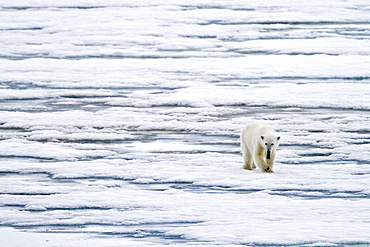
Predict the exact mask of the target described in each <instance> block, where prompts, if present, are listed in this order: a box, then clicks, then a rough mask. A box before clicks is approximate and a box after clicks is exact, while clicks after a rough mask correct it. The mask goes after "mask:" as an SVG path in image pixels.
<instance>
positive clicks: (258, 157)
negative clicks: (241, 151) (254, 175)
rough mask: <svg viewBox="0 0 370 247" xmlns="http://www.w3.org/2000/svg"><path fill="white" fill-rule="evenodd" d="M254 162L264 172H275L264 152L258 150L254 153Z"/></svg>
mask: <svg viewBox="0 0 370 247" xmlns="http://www.w3.org/2000/svg"><path fill="white" fill-rule="evenodd" d="M254 163H255V164H256V165H257V167H258V168H259V169H260V170H261V171H262V172H269V173H273V172H274V171H273V169H272V168H273V167H272V166H270V164H269V163H268V162H266V160H265V157H264V156H263V154H261V152H256V153H255V154H254Z"/></svg>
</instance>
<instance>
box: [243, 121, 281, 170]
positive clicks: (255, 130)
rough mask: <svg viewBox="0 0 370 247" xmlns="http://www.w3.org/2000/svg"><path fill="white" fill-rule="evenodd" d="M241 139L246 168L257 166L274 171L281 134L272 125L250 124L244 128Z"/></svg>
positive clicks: (251, 168)
mask: <svg viewBox="0 0 370 247" xmlns="http://www.w3.org/2000/svg"><path fill="white" fill-rule="evenodd" d="M240 139H241V148H242V152H243V158H244V166H243V168H244V169H247V170H253V169H254V168H256V166H257V167H258V168H259V169H260V170H261V171H262V172H274V170H273V168H274V161H275V156H276V148H277V147H278V146H279V140H280V136H278V135H277V134H276V133H275V131H274V130H273V129H272V128H271V127H270V126H266V125H262V124H260V123H253V124H249V125H247V126H245V127H244V128H243V130H242V133H241V136H240Z"/></svg>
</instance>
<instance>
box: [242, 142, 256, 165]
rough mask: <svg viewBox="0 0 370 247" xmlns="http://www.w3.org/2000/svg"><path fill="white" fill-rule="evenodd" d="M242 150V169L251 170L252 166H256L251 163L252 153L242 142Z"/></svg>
mask: <svg viewBox="0 0 370 247" xmlns="http://www.w3.org/2000/svg"><path fill="white" fill-rule="evenodd" d="M242 151H243V159H244V165H243V169H246V170H253V169H254V168H256V166H255V165H254V163H253V158H252V154H251V152H250V151H249V149H248V147H247V146H246V145H245V144H244V143H242Z"/></svg>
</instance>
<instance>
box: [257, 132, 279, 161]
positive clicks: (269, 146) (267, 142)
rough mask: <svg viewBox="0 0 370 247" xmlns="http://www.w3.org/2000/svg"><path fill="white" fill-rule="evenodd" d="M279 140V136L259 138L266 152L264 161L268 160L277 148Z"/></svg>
mask: <svg viewBox="0 0 370 247" xmlns="http://www.w3.org/2000/svg"><path fill="white" fill-rule="evenodd" d="M279 140H280V136H274V135H265V136H261V142H262V146H264V147H265V150H266V159H270V155H271V154H272V153H273V152H274V151H275V149H276V148H277V147H278V146H279Z"/></svg>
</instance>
